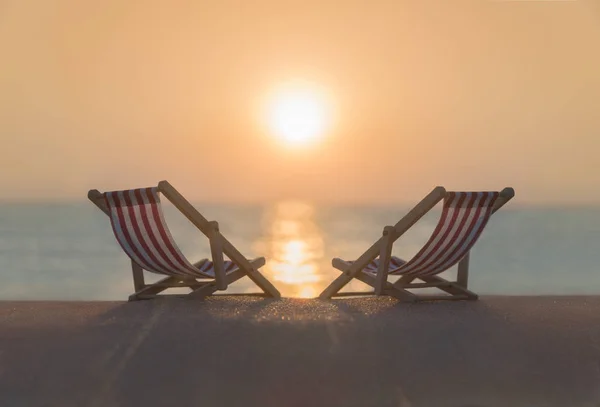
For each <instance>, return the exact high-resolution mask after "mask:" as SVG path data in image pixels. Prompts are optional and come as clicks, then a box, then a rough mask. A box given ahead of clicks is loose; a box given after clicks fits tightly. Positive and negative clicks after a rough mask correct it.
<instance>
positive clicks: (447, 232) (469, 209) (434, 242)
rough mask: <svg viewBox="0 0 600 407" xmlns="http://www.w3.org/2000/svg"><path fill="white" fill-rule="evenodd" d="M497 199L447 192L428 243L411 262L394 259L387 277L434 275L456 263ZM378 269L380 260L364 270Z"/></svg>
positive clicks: (483, 194)
mask: <svg viewBox="0 0 600 407" xmlns="http://www.w3.org/2000/svg"><path fill="white" fill-rule="evenodd" d="M497 198H498V192H448V193H447V195H446V197H445V198H444V206H443V209H442V215H441V217H440V220H439V222H438V224H437V227H436V228H435V230H434V231H433V234H432V235H431V237H430V238H429V240H428V241H427V243H425V245H424V246H423V248H422V249H421V250H420V251H419V252H418V253H417V254H416V255H415V256H414V257H413V258H412V259H411V260H409V261H408V262H407V261H404V260H402V259H400V258H398V257H395V256H392V257H391V258H390V268H389V271H388V274H396V275H408V276H412V277H427V276H434V275H437V274H440V273H442V272H443V271H445V270H448V269H449V268H450V267H452V266H454V265H455V264H457V263H458V262H459V261H460V260H461V259H462V258H463V257H464V256H465V255H466V254H467V253H468V252H469V250H471V248H472V247H473V245H474V244H475V243H476V242H477V239H478V238H479V236H481V232H483V229H484V228H485V226H486V225H487V223H488V220H489V219H490V216H492V209H493V207H494V204H495V202H496V199H497ZM345 262H346V263H347V264H348V265H351V264H352V263H353V261H345ZM378 267H379V259H378V258H377V259H375V260H373V261H371V262H370V263H369V264H368V265H367V266H366V267H365V268H364V269H363V271H365V272H367V273H370V274H377V268H378Z"/></svg>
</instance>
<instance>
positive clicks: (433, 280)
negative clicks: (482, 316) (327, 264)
mask: <svg viewBox="0 0 600 407" xmlns="http://www.w3.org/2000/svg"><path fill="white" fill-rule="evenodd" d="M446 193H447V192H446V189H445V188H444V187H441V186H438V187H436V188H434V189H433V190H432V191H431V192H430V193H429V194H428V195H427V196H426V197H425V198H423V200H421V202H419V203H418V204H417V205H416V206H415V207H414V208H413V209H412V210H411V211H410V212H408V213H407V214H406V215H405V216H404V217H403V218H402V219H400V220H399V221H398V223H396V224H395V225H394V226H386V227H384V229H383V233H382V236H381V237H380V238H379V239H378V240H377V241H376V242H375V243H374V244H373V245H372V246H371V247H370V248H369V249H367V250H366V251H365V252H364V253H363V254H362V255H361V256H360V257H359V258H358V259H357V260H356V261H354V262H353V263H352V264H351V265H348V264H347V263H345V262H343V261H341V260H339V259H333V261H332V265H333V267H334V268H336V269H338V270H340V271H341V272H342V275H340V276H339V277H338V278H336V279H335V280H334V281H333V282H332V283H331V284H330V285H329V286H328V287H327V288H326V289H325V290H323V292H322V293H321V294H320V296H319V298H321V299H329V298H333V297H344V296H359V295H372V294H375V295H389V296H392V297H395V298H398V299H399V300H401V301H406V302H416V301H434V300H476V299H477V298H478V296H477V294H475V293H474V292H472V291H469V290H468V280H469V255H470V253H467V255H466V256H465V257H463V258H462V259H461V260H460V262H459V263H458V272H457V279H456V281H448V280H445V279H443V278H442V277H439V276H428V277H425V276H423V277H412V276H401V277H400V279H398V281H396V282H395V283H393V284H392V283H390V282H389V281H388V270H389V261H390V257H391V254H392V248H393V245H394V242H395V241H396V240H398V238H400V237H401V236H402V235H403V234H404V233H406V231H408V230H409V229H410V228H411V227H412V226H413V225H414V224H415V223H417V222H418V221H419V220H420V219H421V218H422V217H423V216H424V215H425V214H426V213H428V212H429V211H430V210H431V209H433V208H434V207H435V206H436V205H437V204H438V203H439V202H440V201H441V200H442V199H444V197H445V196H446ZM514 196H515V191H514V189H513V188H504V189H503V190H502V191H501V192H500V194H499V196H498V198H497V199H496V202H495V203H494V207H493V209H492V214H493V213H495V212H496V211H498V210H499V209H500V208H501V207H503V206H504V205H505V204H506V203H507V202H508V201H510V200H511V199H512V198H513V197H514ZM378 256H379V258H380V261H379V268H378V270H377V274H376V276H372V275H370V274H368V273H366V272H364V271H363V269H364V268H365V267H366V266H367V265H368V264H369V263H370V262H371V261H373V260H374V259H375V258H377V257H378ZM354 278H356V279H357V280H359V281H362V282H363V283H365V284H367V285H370V286H371V287H373V288H374V291H372V292H371V291H369V292H345V293H340V292H339V290H341V289H342V288H343V287H344V286H345V285H346V284H348V283H349V282H350V281H351V280H352V279H354ZM415 279H419V280H421V281H423V282H422V283H413V281H414V280H415ZM427 287H436V288H438V289H440V290H442V291H445V292H446V293H448V294H450V295H417V294H414V293H412V292H410V291H408V289H411V288H413V289H414V288H427Z"/></svg>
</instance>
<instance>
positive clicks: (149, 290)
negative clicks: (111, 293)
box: [129, 277, 179, 301]
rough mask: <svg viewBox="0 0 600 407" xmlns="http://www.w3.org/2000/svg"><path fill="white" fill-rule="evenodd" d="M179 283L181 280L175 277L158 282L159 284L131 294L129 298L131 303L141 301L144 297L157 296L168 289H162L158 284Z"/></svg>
mask: <svg viewBox="0 0 600 407" xmlns="http://www.w3.org/2000/svg"><path fill="white" fill-rule="evenodd" d="M177 281H179V279H178V278H175V277H166V278H163V279H162V280H160V281H158V282H157V283H155V284H152V285H149V286H146V287H144V288H143V289H141V290H139V291H136V292H135V293H133V294H131V295H130V296H129V301H136V300H138V299H141V298H142V296H148V295H156V294H158V293H160V292H162V291H164V290H166V288H167V287H160V286H158V285H157V284H163V283H166V284H169V283H174V282H177Z"/></svg>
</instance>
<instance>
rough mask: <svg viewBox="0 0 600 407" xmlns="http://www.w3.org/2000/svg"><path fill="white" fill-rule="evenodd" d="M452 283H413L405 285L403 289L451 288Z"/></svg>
mask: <svg viewBox="0 0 600 407" xmlns="http://www.w3.org/2000/svg"><path fill="white" fill-rule="evenodd" d="M451 285H452V283H451V282H449V281H447V282H439V283H411V284H407V285H403V286H402V288H429V287H449V286H451Z"/></svg>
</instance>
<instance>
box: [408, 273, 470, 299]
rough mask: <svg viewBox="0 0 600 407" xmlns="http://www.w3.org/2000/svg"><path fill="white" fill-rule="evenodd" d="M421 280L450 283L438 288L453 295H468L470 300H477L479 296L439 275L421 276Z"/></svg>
mask: <svg viewBox="0 0 600 407" xmlns="http://www.w3.org/2000/svg"><path fill="white" fill-rule="evenodd" d="M419 280H423V281H424V282H426V283H448V285H447V286H440V287H437V288H438V289H440V290H442V291H445V292H447V293H448V294H450V295H451V296H466V297H467V298H466V299H468V300H472V301H474V300H477V299H478V298H479V296H478V295H477V294H476V293H474V292H473V291H470V290H468V289H467V288H466V287H461V286H460V285H458V284H457V283H455V282H452V281H448V280H445V279H443V278H441V277H439V276H429V277H419Z"/></svg>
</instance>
